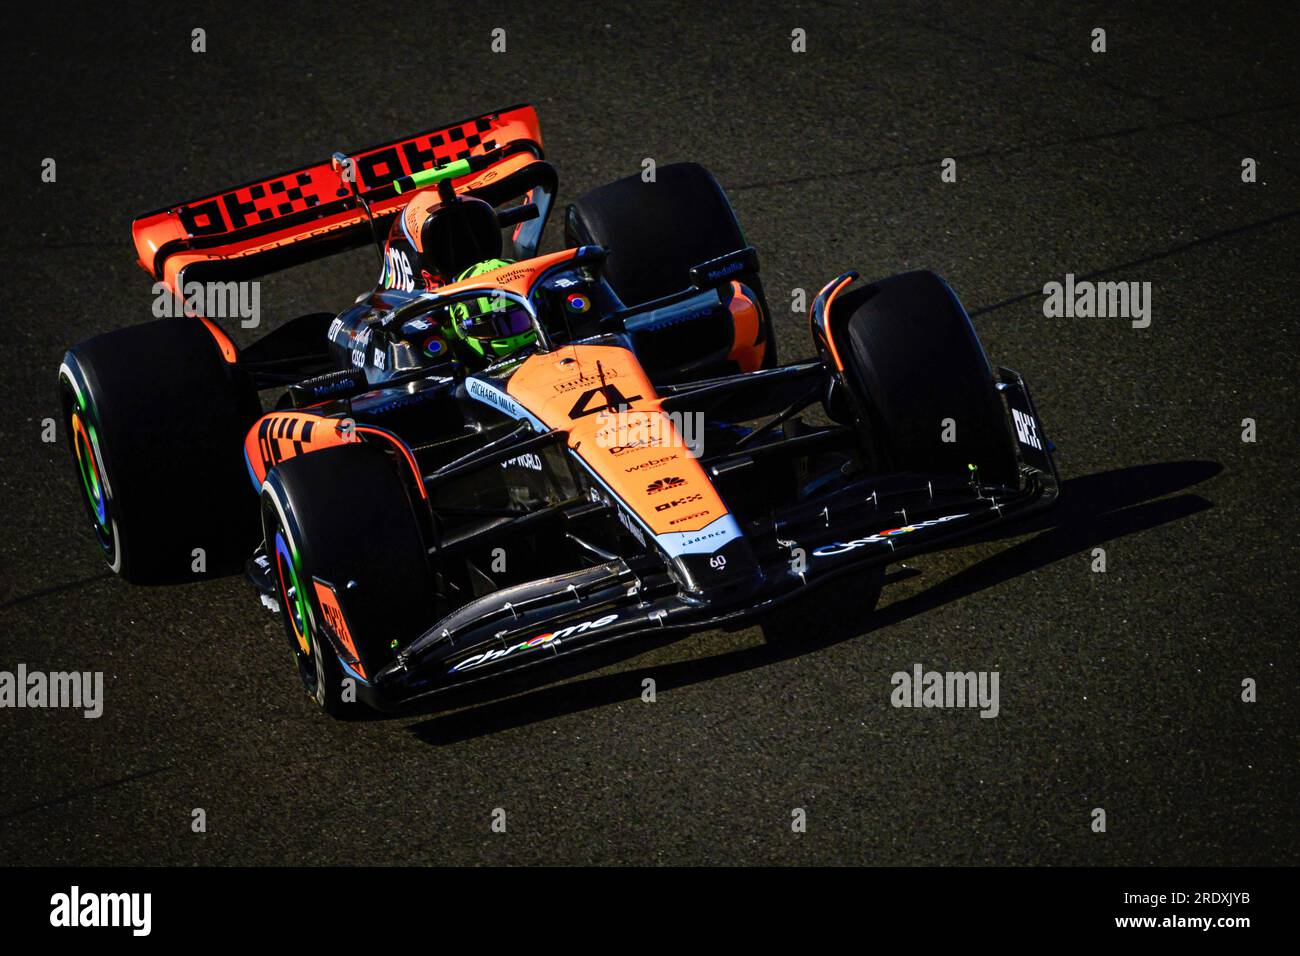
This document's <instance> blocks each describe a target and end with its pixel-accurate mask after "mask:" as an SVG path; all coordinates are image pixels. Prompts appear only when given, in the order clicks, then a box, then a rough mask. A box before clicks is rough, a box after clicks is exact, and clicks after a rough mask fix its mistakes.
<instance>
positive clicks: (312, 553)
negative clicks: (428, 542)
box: [262, 443, 434, 717]
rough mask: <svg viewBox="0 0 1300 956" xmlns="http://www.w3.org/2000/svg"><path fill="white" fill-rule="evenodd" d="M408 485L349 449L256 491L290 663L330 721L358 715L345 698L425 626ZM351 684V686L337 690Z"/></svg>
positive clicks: (426, 573) (368, 453) (428, 589)
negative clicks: (347, 681)
mask: <svg viewBox="0 0 1300 956" xmlns="http://www.w3.org/2000/svg"><path fill="white" fill-rule="evenodd" d="M415 506H416V503H415V502H414V501H413V498H412V495H411V493H410V492H409V491H408V485H407V483H406V482H405V481H404V480H403V478H402V475H401V474H400V473H399V471H398V465H397V464H396V463H394V462H393V460H392V459H391V458H390V457H389V455H388V454H387V452H385V451H384V449H383V448H381V447H379V446H378V445H369V444H365V443H356V444H348V445H343V446H340V447H337V448H327V449H325V450H323V451H318V452H312V453H310V454H306V455H300V456H298V457H296V458H291V459H289V460H287V461H282V462H280V463H279V464H278V465H276V466H275V467H274V468H273V469H271V472H270V474H268V475H267V477H266V483H265V484H264V485H263V488H262V524H263V529H264V535H265V540H266V555H267V558H268V559H269V560H270V561H271V563H272V567H273V569H274V570H275V573H276V577H277V583H278V590H279V594H278V597H279V602H280V609H281V616H282V618H283V620H284V626H285V634H286V637H287V638H288V641H289V650H290V652H291V654H292V655H293V661H294V666H295V667H296V669H297V671H298V676H299V678H300V679H301V680H302V683H303V686H304V687H305V688H306V689H307V693H308V694H309V695H311V697H313V698H314V699H315V701H316V703H317V704H319V705H320V706H321V707H322V708H323V709H324V710H325V711H326V712H327V713H329V714H331V715H333V716H335V717H356V716H361V715H362V714H364V713H365V712H366V710H365V708H362V707H358V706H357V702H358V701H359V700H360V698H359V697H358V696H357V695H356V694H354V693H351V691H353V690H355V689H357V688H358V686H359V684H360V682H362V681H369V680H371V679H372V678H373V677H374V675H375V673H376V672H377V671H379V670H380V669H381V668H382V667H384V666H385V665H387V664H388V663H390V662H391V661H392V660H393V656H394V652H395V649H396V648H398V647H401V646H403V645H404V644H406V643H407V642H409V641H410V640H411V639H413V638H415V637H416V636H418V635H419V634H420V633H421V632H422V631H423V630H424V629H425V628H427V627H428V626H429V625H430V624H432V623H433V618H434V611H433V609H434V602H433V578H432V575H431V573H430V568H429V560H428V554H427V552H426V550H425V544H424V540H423V536H422V534H421V532H420V522H419V519H418V517H417V513H416V511H415ZM348 678H351V679H352V680H353V681H354V682H356V683H354V684H352V685H345V683H344V682H345V680H346V679H348Z"/></svg>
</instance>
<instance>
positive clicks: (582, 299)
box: [59, 106, 1057, 715]
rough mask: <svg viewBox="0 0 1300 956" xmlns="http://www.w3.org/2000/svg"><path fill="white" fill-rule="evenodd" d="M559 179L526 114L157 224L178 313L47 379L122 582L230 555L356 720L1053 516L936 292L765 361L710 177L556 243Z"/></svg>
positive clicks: (726, 217) (1044, 448) (850, 321)
mask: <svg viewBox="0 0 1300 956" xmlns="http://www.w3.org/2000/svg"><path fill="white" fill-rule="evenodd" d="M647 179H648V181H647ZM555 193H556V174H555V170H554V168H553V167H552V166H551V165H550V164H548V163H547V162H546V161H545V160H544V159H543V152H542V145H541V135H540V132H539V129H538V123H537V117H536V114H535V113H534V111H533V109H532V108H531V107H528V106H516V107H512V108H509V109H505V110H501V111H499V112H494V113H488V114H485V115H483V116H479V117H475V118H473V119H470V120H467V121H464V122H461V123H454V124H451V125H449V126H444V127H440V128H438V129H436V130H432V131H430V132H427V133H422V134H420V135H417V136H413V137H410V138H408V139H403V140H398V141H396V142H393V143H387V144H384V145H381V146H377V147H373V148H371V149H367V150H362V151H360V152H357V153H354V154H350V155H345V154H335V155H334V157H333V158H332V159H331V160H330V161H328V162H322V163H319V164H317V165H313V166H308V167H305V168H303V169H297V170H293V171H290V172H288V173H284V174H281V175H278V176H272V177H268V178H265V179H261V180H257V181H255V182H252V183H248V184H246V185H243V186H239V187H236V188H233V189H230V190H227V191H225V192H222V193H218V194H215V195H211V196H206V197H203V198H200V199H197V200H194V201H191V202H186V203H182V204H179V205H176V206H172V207H168V208H166V209H163V210H159V211H158V212H155V213H151V214H148V215H145V216H142V217H140V218H138V219H137V220H136V221H135V223H134V226H133V230H134V235H135V243H136V248H137V251H138V253H139V256H140V264H141V265H142V266H143V267H144V268H145V270H146V271H148V272H149V273H150V274H151V275H152V276H153V277H154V278H155V279H156V280H157V281H158V283H160V284H161V285H160V286H159V288H160V289H165V290H167V291H168V292H169V293H170V294H172V295H174V296H175V297H176V298H177V299H178V300H183V301H184V302H185V303H187V305H189V306H190V307H189V308H187V309H186V310H184V314H181V315H178V316H177V317H173V318H163V319H161V320H158V321H153V322H148V323H145V324H141V325H135V326H131V327H128V328H125V329H121V330H119V331H115V332H110V333H107V334H104V335H100V336H97V337H95V338H92V339H90V340H88V341H86V342H83V343H81V344H80V345H77V346H75V347H73V348H72V349H70V350H69V351H68V353H67V354H66V356H65V358H64V361H63V365H62V367H61V368H60V371H59V381H60V388H61V395H62V402H63V412H64V415H65V422H66V424H67V426H68V435H69V443H70V445H71V448H72V455H73V460H74V462H75V465H76V468H77V470H78V473H79V475H80V478H81V483H82V486H83V488H84V491H85V496H84V497H85V504H86V506H87V508H88V511H89V515H90V518H91V524H92V526H93V528H94V531H95V535H96V537H97V538H98V541H99V544H100V546H101V548H102V549H103V552H104V554H105V556H106V557H107V559H108V561H109V563H110V565H111V566H112V568H113V569H114V570H115V571H117V572H119V573H120V574H122V575H123V576H124V577H126V578H128V579H129V580H132V581H138V582H158V581H177V580H185V579H192V577H193V574H194V572H195V571H196V570H202V569H204V568H206V569H207V571H208V572H209V573H211V572H212V571H214V570H218V569H224V568H227V567H229V566H230V565H229V562H231V561H237V562H238V563H239V564H242V565H244V567H245V569H246V571H247V573H248V575H249V577H250V578H251V580H252V582H253V584H254V585H255V586H256V588H257V589H258V591H259V592H260V595H261V598H262V600H263V602H264V603H265V604H266V605H267V606H268V607H270V608H272V609H273V610H275V611H276V612H277V613H279V614H281V615H282V617H283V621H284V627H285V631H286V634H287V638H288V643H289V647H290V649H291V651H292V654H293V657H294V660H295V662H296V665H297V668H298V672H299V675H300V677H301V679H302V681H303V683H304V684H305V685H306V687H307V689H308V691H309V692H310V693H311V694H312V695H313V696H314V697H315V699H316V701H317V702H318V703H319V704H320V705H321V706H322V707H323V708H324V709H325V710H327V711H328V712H330V713H332V714H335V715H342V714H347V713H349V712H356V710H357V709H356V708H353V707H351V706H350V705H351V704H352V703H353V702H354V701H360V702H363V703H366V704H369V705H371V706H373V707H376V708H380V709H393V708H396V707H399V706H401V705H405V704H408V703H409V702H411V701H414V700H418V699H422V698H425V697H428V696H430V695H433V694H436V693H439V692H442V691H445V690H447V689H449V688H453V687H459V686H462V685H465V684H467V683H469V682H472V681H477V680H481V679H483V678H486V677H490V676H496V675H501V674H504V673H506V672H511V671H515V670H517V669H519V668H523V667H527V666H529V665H533V664H537V663H539V662H543V661H548V660H552V659H555V658H556V657H559V656H563V655H568V654H570V653H573V652H576V651H581V650H584V649H587V648H591V647H593V646H595V645H598V644H603V643H605V642H609V641H613V640H616V639H620V638H625V637H633V636H636V635H645V634H647V632H655V633H659V632H663V633H669V632H675V633H678V634H682V635H683V636H684V635H685V634H686V633H687V632H689V631H692V630H699V629H703V628H710V627H720V626H721V627H731V626H734V625H738V624H740V623H741V622H743V621H745V620H747V619H749V618H752V617H753V616H754V615H756V614H758V613H761V612H763V611H764V610H765V609H767V608H769V607H771V606H772V605H774V604H776V603H777V602H779V601H781V600H783V599H786V598H790V597H792V596H794V595H797V594H800V593H802V592H804V591H805V589H806V588H808V587H810V586H813V585H817V584H820V583H822V582H824V581H826V580H828V579H829V578H831V577H833V576H835V575H839V574H842V573H848V572H851V573H853V574H857V575H861V577H862V580H863V582H864V585H865V586H864V587H863V600H864V602H865V603H866V604H867V605H868V606H874V603H875V600H876V598H877V597H878V595H879V591H880V583H881V580H882V578H883V567H884V565H885V564H886V563H887V562H890V561H896V560H898V559H901V558H903V557H905V556H907V555H909V554H914V553H916V552H920V551H926V550H930V549H934V548H936V547H938V546H941V545H945V544H947V543H948V542H950V540H951V539H952V538H954V537H955V536H958V535H966V534H970V533H971V532H975V531H979V530H982V529H985V528H987V527H988V526H990V525H992V524H994V523H996V522H999V521H1003V520H1005V519H1008V518H1012V517H1015V516H1019V515H1024V514H1027V513H1029V512H1031V511H1034V510H1037V509H1040V508H1043V507H1046V506H1047V505H1049V504H1050V503H1051V502H1052V501H1054V500H1055V498H1056V495H1057V479H1056V473H1055V468H1054V465H1053V461H1052V456H1051V447H1050V445H1049V444H1048V442H1047V440H1046V438H1045V436H1044V433H1043V429H1042V427H1041V425H1040V423H1039V420H1038V416H1037V414H1036V413H1035V411H1034V406H1033V403H1032V401H1031V399H1030V395H1029V390H1028V388H1027V387H1026V385H1025V382H1024V380H1023V379H1022V378H1021V376H1020V375H1019V374H1017V373H1016V372H1013V371H1011V370H1009V369H1005V368H998V369H992V368H990V366H989V363H988V360H987V359H986V358H985V355H984V351H983V349H982V347H981V345H980V342H979V340H978V338H977V337H976V335H975V331H974V329H973V328H972V326H971V323H970V320H969V318H968V317H967V315H966V312H965V311H964V310H963V308H962V306H961V304H960V303H959V302H958V300H957V298H956V296H955V295H954V294H953V292H952V291H951V290H950V289H949V288H948V286H947V285H946V284H945V283H944V281H943V280H942V279H940V278H939V277H938V276H936V275H934V274H933V273H930V272H911V273H907V274H904V275H897V276H893V277H891V278H886V279H882V280H879V281H876V282H872V283H857V282H856V281H855V280H856V279H857V274H856V273H854V272H846V273H844V274H843V275H840V276H838V277H837V278H835V279H832V280H831V281H830V282H829V283H827V284H826V285H825V287H824V288H823V289H822V290H821V292H820V293H819V294H818V295H817V296H816V298H815V300H814V301H813V303H812V307H811V309H810V315H809V322H810V328H811V335H812V341H813V346H814V349H815V352H816V355H817V357H816V358H815V359H814V360H810V361H802V362H797V363H794V364H789V365H778V364H777V362H776V355H775V341H774V338H773V334H772V324H771V323H772V316H771V313H770V311H769V309H768V306H767V303H766V301H765V297H764V292H763V288H762V284H761V282H760V278H759V268H758V260H757V256H756V254H755V252H754V250H753V249H751V248H749V247H748V246H747V245H746V244H745V241H744V239H743V238H742V235H741V231H740V228H739V226H738V225H737V222H736V217H735V215H734V213H733V211H732V209H731V206H730V204H729V202H728V200H727V198H726V196H725V195H724V193H723V191H722V189H721V188H720V187H719V186H718V184H717V182H716V181H715V180H714V179H713V177H712V176H711V175H709V173H708V172H706V171H705V170H704V169H703V168H702V167H700V166H698V165H694V164H689V163H684V164H675V165H670V166H663V167H660V168H659V169H658V170H657V173H656V175H655V176H653V177H647V178H645V179H643V177H642V176H633V177H629V178H627V179H622V180H619V181H617V182H614V183H612V184H610V185H607V186H604V187H601V188H598V189H595V190H594V191H592V192H590V193H588V194H586V195H585V196H583V197H582V198H580V199H578V200H577V201H576V202H574V203H572V204H571V205H569V206H568V208H567V210H566V213H565V220H564V235H565V239H566V243H565V245H566V248H564V249H562V250H560V251H557V252H551V253H548V254H539V253H538V246H539V244H540V241H541V237H542V230H543V227H544V225H545V223H546V219H547V215H548V213H549V211H550V207H551V203H552V200H553V198H554V196H555ZM371 241H374V242H375V244H376V245H377V246H379V247H380V249H381V253H382V267H381V275H380V279H379V282H378V284H377V286H376V287H375V288H374V289H373V291H370V292H367V293H365V294H364V295H362V296H361V297H360V298H359V299H358V300H357V301H356V303H355V304H353V305H352V306H350V307H349V308H347V309H345V310H344V311H343V312H341V313H340V314H338V315H333V314H312V315H305V316H302V317H299V318H296V319H292V320H289V321H287V322H284V323H281V324H280V325H278V327H277V328H275V329H274V330H273V331H271V332H269V333H268V334H266V335H265V336H264V337H262V338H261V339H259V340H257V341H255V342H253V343H252V344H250V345H248V346H247V347H245V348H242V349H240V348H237V347H236V345H235V343H234V342H233V341H232V339H231V338H230V337H229V335H227V333H226V332H225V331H223V330H222V328H221V327H220V326H219V324H218V322H217V317H216V316H213V315H211V314H203V315H196V314H194V313H196V312H197V311H199V310H198V309H197V308H195V307H194V305H195V304H196V303H202V302H211V301H212V300H213V296H212V294H211V293H213V291H214V290H217V291H220V290H221V289H222V288H225V289H226V290H227V291H230V290H232V289H237V288H238V286H239V284H240V283H243V282H248V281H249V280H252V279H255V278H256V277H257V276H260V275H263V274H266V273H267V272H269V271H271V270H274V269H280V268H284V267H286V266H288V265H291V264H294V263H297V262H302V261H306V260H309V259H314V258H318V257H320V256H323V255H326V254H329V253H332V252H335V251H338V250H341V249H346V248H350V247H354V246H363V245H365V244H367V243H368V242H371ZM204 293H208V294H207V295H205V294H204ZM209 311H212V310H211V309H209ZM259 393H264V394H266V395H268V398H269V399H273V401H272V403H271V406H270V410H269V411H264V408H263V404H262V401H261V399H260V398H259ZM250 556H251V557H250ZM200 557H201V560H200ZM236 566H237V565H236Z"/></svg>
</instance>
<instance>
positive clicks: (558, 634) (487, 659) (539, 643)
mask: <svg viewBox="0 0 1300 956" xmlns="http://www.w3.org/2000/svg"><path fill="white" fill-rule="evenodd" d="M617 620H618V615H617V614H606V615H605V616H604V617H600V618H597V619H596V620H594V621H583V622H582V623H581V624H574V625H573V626H572V627H562V628H560V629H559V630H558V631H550V632H548V633H546V634H538V635H537V636H536V637H533V638H530V639H528V640H526V641H520V642H519V643H518V644H513V645H511V646H510V647H503V648H501V650H499V651H487V652H486V653H483V654H474V655H472V656H470V657H467V658H465V659H464V660H463V661H461V662H460V663H459V664H457V665H456V666H455V667H453V668H452V669H451V670H449V671H447V673H448V674H455V673H458V672H460V671H467V670H472V669H473V668H475V667H481V666H482V665H484V664H491V663H492V662H493V661H499V660H501V658H503V657H509V656H510V655H511V654H513V653H515V651H531V650H533V649H534V648H538V647H546V646H549V645H552V644H558V643H559V642H560V641H561V640H563V639H564V638H566V637H570V636H572V635H574V634H583V633H585V632H587V631H594V630H596V629H597V628H600V627H605V626H606V625H608V624H612V623H614V622H615V621H617Z"/></svg>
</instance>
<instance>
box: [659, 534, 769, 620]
mask: <svg viewBox="0 0 1300 956" xmlns="http://www.w3.org/2000/svg"><path fill="white" fill-rule="evenodd" d="M672 570H673V577H674V578H675V579H676V581H677V583H678V585H679V586H680V587H681V588H682V590H683V591H684V592H686V594H687V596H689V597H691V598H693V599H695V600H699V601H702V602H704V603H708V604H717V605H719V606H725V605H731V604H744V603H747V600H746V599H747V598H749V597H750V596H751V595H752V594H754V593H755V592H756V591H757V590H758V589H759V588H760V587H761V586H762V584H763V569H762V568H761V567H759V564H758V561H756V560H755V558H754V550H753V548H751V547H750V546H749V542H748V541H747V540H746V539H745V538H734V539H732V540H731V541H728V542H727V543H726V544H724V545H723V546H722V547H720V548H718V550H716V551H714V552H712V553H709V554H702V553H701V554H683V555H680V556H678V557H677V558H675V559H673V563H672Z"/></svg>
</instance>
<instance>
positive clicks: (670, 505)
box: [655, 494, 704, 511]
mask: <svg viewBox="0 0 1300 956" xmlns="http://www.w3.org/2000/svg"><path fill="white" fill-rule="evenodd" d="M703 500H704V498H703V496H702V495H699V494H694V495H687V496H686V497H685V498H674V499H673V500H672V501H665V502H664V503H663V504H661V505H655V511H667V510H668V509H669V508H676V507H678V506H679V505H685V504H690V503H691V502H692V501H703Z"/></svg>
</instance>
